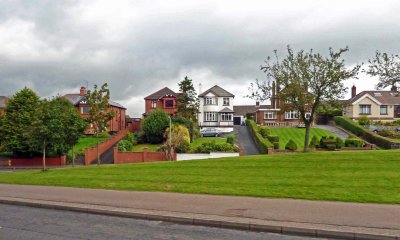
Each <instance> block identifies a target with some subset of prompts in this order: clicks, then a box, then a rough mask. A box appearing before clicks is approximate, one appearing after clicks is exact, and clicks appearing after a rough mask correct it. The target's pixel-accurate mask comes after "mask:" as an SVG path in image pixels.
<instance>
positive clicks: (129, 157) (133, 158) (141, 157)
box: [114, 147, 176, 164]
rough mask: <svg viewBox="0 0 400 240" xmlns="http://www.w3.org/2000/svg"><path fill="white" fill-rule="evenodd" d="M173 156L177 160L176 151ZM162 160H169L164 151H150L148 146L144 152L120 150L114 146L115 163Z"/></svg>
mask: <svg viewBox="0 0 400 240" xmlns="http://www.w3.org/2000/svg"><path fill="white" fill-rule="evenodd" d="M173 158H174V160H176V153H175V154H174V157H173ZM160 161H168V160H167V157H166V155H165V153H164V152H149V150H148V149H147V148H144V149H143V152H119V151H118V148H117V147H114V164H123V163H142V162H160Z"/></svg>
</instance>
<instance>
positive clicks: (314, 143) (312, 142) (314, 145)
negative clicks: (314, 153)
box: [309, 136, 319, 148]
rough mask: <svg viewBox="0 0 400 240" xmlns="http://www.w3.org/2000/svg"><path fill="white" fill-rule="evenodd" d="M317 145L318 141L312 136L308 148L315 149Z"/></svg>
mask: <svg viewBox="0 0 400 240" xmlns="http://www.w3.org/2000/svg"><path fill="white" fill-rule="evenodd" d="M318 145H319V141H318V138H317V136H313V137H312V138H311V142H310V144H309V147H310V148H317V147H318Z"/></svg>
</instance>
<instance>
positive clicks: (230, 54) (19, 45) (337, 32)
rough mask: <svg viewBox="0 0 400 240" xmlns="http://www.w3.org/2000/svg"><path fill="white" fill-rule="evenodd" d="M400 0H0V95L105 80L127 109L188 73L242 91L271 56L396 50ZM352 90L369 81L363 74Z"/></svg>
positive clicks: (357, 59) (361, 57)
mask: <svg viewBox="0 0 400 240" xmlns="http://www.w3.org/2000/svg"><path fill="white" fill-rule="evenodd" d="M399 12H400V1H398V0H393V1H390V0H385V1H376V0H374V1H368V0H362V1H355V0H352V1H348V0H346V1H328V0H315V1H305V0H302V1H287V0H280V1H251V0H247V1H232V0H226V1H225V0H218V1H216V0H213V1H208V0H201V1H190V0H182V1H173V0H168V1H165V0H159V1H157V0H152V1H133V0H131V1H119V0H114V1H110V0H104V1H90V0H82V1H79V0H74V1H61V0H56V1H52V0H48V1H40V0H35V1H32V0H26V1H17V0H0V83H1V84H0V95H5V96H11V95H13V94H14V93H15V92H16V91H18V90H20V89H21V88H23V87H24V86H27V87H30V88H32V89H34V90H35V91H36V92H37V93H38V94H39V95H40V96H42V97H49V96H54V95H57V94H61V95H63V94H65V93H77V92H79V87H80V86H86V84H87V82H88V86H89V87H91V86H93V84H98V85H101V84H102V83H104V82H107V83H108V84H109V87H110V90H111V96H112V99H113V100H115V101H118V102H120V103H121V104H123V105H124V106H126V107H127V108H128V114H130V115H131V116H140V115H141V113H143V111H144V100H143V98H144V97H145V96H147V95H149V94H151V93H152V92H154V91H157V90H159V89H160V88H162V87H165V86H168V87H169V88H171V89H173V90H176V91H177V90H178V86H177V83H178V82H179V81H181V80H182V79H183V78H184V76H185V75H187V76H189V78H191V79H193V81H194V84H195V87H196V89H198V85H199V83H202V90H203V91H204V90H206V89H208V88H209V87H212V86H214V85H216V84H218V85H220V86H221V87H223V88H225V89H226V90H228V91H230V92H232V93H234V94H235V95H236V97H235V104H237V105H238V104H247V103H253V102H254V101H253V100H250V99H246V98H245V97H244V96H245V95H246V94H248V89H247V88H248V86H249V84H250V82H252V81H254V80H255V79H256V78H258V79H264V75H263V74H262V72H261V71H260V70H259V68H260V65H261V64H263V61H264V60H265V59H266V57H267V56H268V55H271V54H272V53H273V50H274V49H277V50H278V51H279V52H280V53H281V54H284V52H283V51H284V50H285V47H286V45H288V44H289V45H291V46H292V47H293V48H294V49H295V50H299V49H310V48H313V49H314V50H316V51H320V52H323V53H326V52H327V50H328V48H329V47H333V48H335V49H338V48H340V47H345V46H349V48H350V51H349V52H348V53H346V54H345V56H344V57H345V60H346V63H347V64H348V66H349V67H351V66H352V65H354V64H359V63H361V62H367V60H368V59H369V58H371V57H373V56H374V52H375V51H376V50H380V51H384V52H389V53H396V54H398V53H399V50H400V14H399ZM353 83H355V84H356V85H357V87H358V89H357V90H358V91H360V90H364V89H371V88H374V85H375V84H376V80H375V79H371V78H368V77H365V76H363V75H361V76H360V79H359V80H350V81H348V82H347V83H346V85H347V86H351V85H352V84H353Z"/></svg>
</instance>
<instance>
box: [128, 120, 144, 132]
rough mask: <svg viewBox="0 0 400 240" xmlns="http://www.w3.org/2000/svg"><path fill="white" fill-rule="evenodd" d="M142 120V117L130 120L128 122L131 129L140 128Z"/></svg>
mask: <svg viewBox="0 0 400 240" xmlns="http://www.w3.org/2000/svg"><path fill="white" fill-rule="evenodd" d="M141 122H142V120H141V119H137V120H136V119H134V120H133V121H132V122H129V123H128V128H129V131H131V132H136V131H137V130H139V129H140V124H141Z"/></svg>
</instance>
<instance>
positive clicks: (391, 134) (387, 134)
mask: <svg viewBox="0 0 400 240" xmlns="http://www.w3.org/2000/svg"><path fill="white" fill-rule="evenodd" d="M378 134H379V135H381V136H382V137H388V138H395V139H396V138H400V132H395V131H389V130H382V131H380V132H378Z"/></svg>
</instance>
